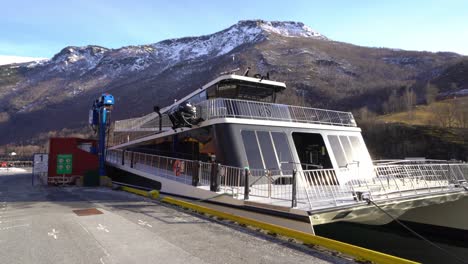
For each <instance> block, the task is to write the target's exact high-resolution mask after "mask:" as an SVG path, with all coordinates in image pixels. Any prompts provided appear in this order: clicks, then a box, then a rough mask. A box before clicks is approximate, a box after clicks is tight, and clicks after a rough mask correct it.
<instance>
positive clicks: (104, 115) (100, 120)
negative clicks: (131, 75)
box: [89, 93, 114, 176]
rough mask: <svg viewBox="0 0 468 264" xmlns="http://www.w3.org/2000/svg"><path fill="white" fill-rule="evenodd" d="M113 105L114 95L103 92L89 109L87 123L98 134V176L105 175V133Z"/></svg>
mask: <svg viewBox="0 0 468 264" xmlns="http://www.w3.org/2000/svg"><path fill="white" fill-rule="evenodd" d="M113 105H114V96H112V95H111V94H108V93H103V94H102V95H101V96H99V98H97V99H96V100H95V101H94V103H93V107H92V109H91V110H90V111H89V125H90V126H91V127H92V128H93V130H94V132H97V133H98V135H99V141H98V156H99V176H106V168H105V165H106V133H107V131H108V128H109V126H110V113H111V111H112V108H113Z"/></svg>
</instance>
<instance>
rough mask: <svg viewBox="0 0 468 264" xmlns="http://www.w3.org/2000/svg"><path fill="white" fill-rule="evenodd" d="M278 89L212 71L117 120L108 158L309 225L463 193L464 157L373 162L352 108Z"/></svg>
mask: <svg viewBox="0 0 468 264" xmlns="http://www.w3.org/2000/svg"><path fill="white" fill-rule="evenodd" d="M285 89H286V85H285V84H284V83H281V82H276V81H272V80H269V78H268V76H255V77H248V76H239V75H235V74H227V75H222V76H219V77H218V78H216V79H215V80H213V81H211V82H209V83H208V84H206V85H204V86H203V87H201V88H198V89H196V90H195V91H194V92H192V93H191V94H189V95H187V96H185V97H184V98H182V99H180V100H177V101H176V102H174V103H173V104H172V105H169V106H167V107H165V108H162V109H161V108H159V107H155V109H154V110H155V111H154V112H153V113H150V114H148V115H145V116H142V117H139V118H132V119H127V120H121V121H116V122H115V125H114V131H113V141H114V143H113V146H112V147H111V148H110V149H109V151H108V153H107V158H106V159H107V162H108V164H109V165H111V166H112V167H114V168H116V169H118V170H122V171H125V172H128V173H132V174H133V175H138V176H141V177H144V178H147V179H151V180H152V181H155V182H158V183H160V184H161V187H160V188H161V191H162V192H166V193H171V194H176V195H182V196H186V197H192V198H197V199H208V198H209V199H213V200H215V201H217V202H222V203H226V204H232V205H238V206H249V207H258V208H262V209H268V210H272V211H281V212H283V213H284V212H285V213H288V214H294V215H300V216H307V215H311V216H312V217H311V220H312V222H313V223H314V224H322V223H328V222H333V221H354V222H360V223H368V224H384V223H388V222H390V221H391V220H392V219H390V218H388V217H387V216H386V215H385V213H383V212H382V211H380V210H379V209H377V208H376V207H374V206H372V205H371V204H370V203H369V201H373V202H375V203H378V204H379V205H380V206H381V207H382V208H385V210H387V212H390V213H392V214H393V215H394V216H395V217H398V216H400V215H402V214H403V213H405V212H406V211H408V210H410V209H412V208H416V207H423V206H429V205H432V204H440V203H444V202H450V201H455V200H458V199H461V198H463V197H465V195H466V192H465V188H466V180H467V179H468V165H467V164H463V163H447V162H435V163H421V162H418V161H407V162H403V163H394V162H393V163H392V162H390V163H388V162H387V163H383V164H382V163H381V164H374V163H373V162H372V160H371V157H370V155H369V152H368V150H367V148H366V145H365V142H364V140H363V138H362V135H361V130H360V128H359V127H357V124H356V122H355V120H354V117H353V115H352V113H349V112H341V111H332V110H325V109H317V108H309V107H302V106H292V105H284V104H278V103H276V97H277V94H278V93H280V92H282V91H284V90H285ZM220 194H226V195H220Z"/></svg>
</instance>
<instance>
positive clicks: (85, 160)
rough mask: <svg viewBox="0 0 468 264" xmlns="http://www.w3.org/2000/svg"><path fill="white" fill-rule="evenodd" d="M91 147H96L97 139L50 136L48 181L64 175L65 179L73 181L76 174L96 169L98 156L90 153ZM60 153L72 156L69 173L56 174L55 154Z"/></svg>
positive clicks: (82, 174)
mask: <svg viewBox="0 0 468 264" xmlns="http://www.w3.org/2000/svg"><path fill="white" fill-rule="evenodd" d="M92 149H97V141H96V140H93V139H82V138H50V140H49V168H48V177H49V183H50V182H51V180H52V179H54V178H58V177H64V178H65V177H66V181H68V182H73V181H74V180H75V179H76V178H77V177H78V176H84V175H85V173H86V172H88V171H90V170H97V169H98V167H99V162H98V156H97V154H93V153H91V151H92ZM60 154H71V155H72V156H73V158H72V171H71V174H65V175H62V174H57V156H58V155H60ZM52 182H53V180H52Z"/></svg>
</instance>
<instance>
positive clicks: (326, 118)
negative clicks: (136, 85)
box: [114, 98, 356, 132]
mask: <svg viewBox="0 0 468 264" xmlns="http://www.w3.org/2000/svg"><path fill="white" fill-rule="evenodd" d="M196 108H197V113H198V115H199V116H198V117H200V118H202V119H203V120H210V119H214V118H223V117H233V118H246V119H260V120H272V121H285V122H298V123H310V124H325V125H335V126H352V127H355V126H356V121H355V120H354V117H353V114H352V113H350V112H341V111H333V110H325V109H318V108H310V107H301V106H292V105H283V104H273V103H264V102H256V101H247V100H239V99H225V98H216V99H210V100H206V101H203V102H201V103H199V104H197V105H196ZM162 118H163V126H164V127H166V126H171V123H170V120H169V118H168V117H167V115H166V114H163V116H162ZM157 129H159V117H158V115H157V114H156V113H150V114H148V115H145V116H143V117H138V118H131V119H125V120H120V121H116V122H115V126H114V131H117V132H121V131H155V130H157Z"/></svg>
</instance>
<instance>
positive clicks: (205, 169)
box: [106, 150, 468, 210]
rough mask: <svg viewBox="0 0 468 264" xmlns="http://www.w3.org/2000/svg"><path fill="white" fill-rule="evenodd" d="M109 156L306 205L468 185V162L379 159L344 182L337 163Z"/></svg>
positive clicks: (239, 194) (259, 198)
mask: <svg viewBox="0 0 468 264" xmlns="http://www.w3.org/2000/svg"><path fill="white" fill-rule="evenodd" d="M106 159H107V161H108V162H109V163H114V164H119V165H123V166H126V167H129V168H133V169H136V170H139V171H142V172H146V173H150V174H152V175H157V176H160V177H164V178H168V179H171V180H174V181H177V182H180V183H183V184H188V185H192V186H197V187H199V188H203V189H206V190H210V191H213V192H217V193H228V194H231V195H233V197H234V198H237V199H245V200H253V201H256V202H260V203H268V204H275V205H280V206H288V207H289V206H292V207H297V208H299V209H304V210H310V209H322V208H332V207H336V206H342V205H350V204H351V205H352V204H356V203H361V202H362V201H363V198H364V197H367V198H370V199H372V200H374V201H381V200H388V199H394V198H402V197H411V196H423V195H431V194H438V193H449V192H454V191H460V190H463V187H465V188H466V182H467V181H468V164H467V163H457V164H413V165H408V164H406V165H379V166H375V167H374V175H373V176H372V177H367V178H366V177H359V175H358V174H356V175H355V176H354V175H353V171H346V173H345V174H343V175H345V176H346V177H345V178H346V179H345V180H346V182H339V179H341V180H343V179H342V178H340V177H338V176H339V174H340V173H343V171H341V170H340V171H336V170H334V169H316V170H299V171H295V170H291V171H285V170H254V169H250V170H249V169H247V168H238V167H232V166H225V165H221V164H216V163H208V162H200V161H193V160H184V159H176V158H170V157H164V156H158V155H152V154H145V153H138V152H130V151H125V152H124V151H122V150H109V151H108V152H107V158H106ZM342 170H345V169H342ZM463 185H464V186H463Z"/></svg>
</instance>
